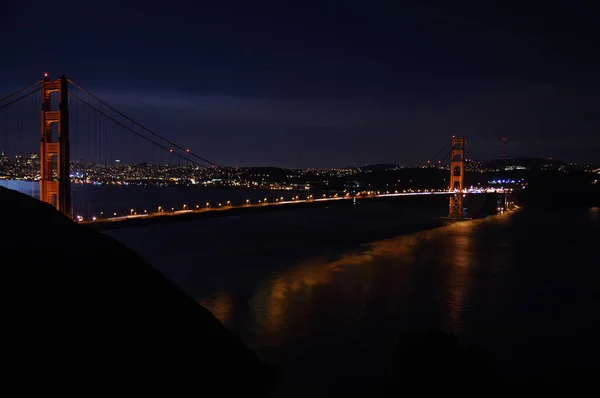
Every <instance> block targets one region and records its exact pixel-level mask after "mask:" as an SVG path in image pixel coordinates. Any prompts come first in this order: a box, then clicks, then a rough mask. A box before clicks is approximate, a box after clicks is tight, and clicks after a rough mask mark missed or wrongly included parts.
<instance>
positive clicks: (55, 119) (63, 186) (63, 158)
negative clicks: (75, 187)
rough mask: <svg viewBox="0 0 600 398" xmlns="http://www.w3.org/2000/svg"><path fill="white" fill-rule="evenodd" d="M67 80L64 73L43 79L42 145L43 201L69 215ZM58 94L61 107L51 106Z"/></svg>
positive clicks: (41, 194) (41, 182)
mask: <svg viewBox="0 0 600 398" xmlns="http://www.w3.org/2000/svg"><path fill="white" fill-rule="evenodd" d="M67 90H68V82H67V78H66V77H65V76H64V75H63V76H61V77H59V78H58V79H56V80H50V79H49V78H48V75H45V76H44V79H43V80H42V117H41V122H42V123H41V127H42V140H41V144H40V201H42V202H46V203H49V204H50V205H52V206H54V207H55V208H56V209H57V210H58V211H60V212H61V213H63V214H64V215H66V216H67V217H69V218H72V214H71V212H72V211H71V179H70V175H69V174H70V154H69V106H68V91H67ZM53 93H56V94H57V95H58V109H52V108H53V107H52V94H53Z"/></svg>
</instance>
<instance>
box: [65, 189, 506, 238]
mask: <svg viewBox="0 0 600 398" xmlns="http://www.w3.org/2000/svg"><path fill="white" fill-rule="evenodd" d="M511 191H512V190H511V189H470V190H465V191H463V192H462V195H461V196H465V195H478V194H493V193H497V194H504V193H510V192H511ZM427 195H446V196H449V197H453V196H456V195H460V193H458V192H456V191H443V190H442V191H436V190H423V191H420V192H393V193H376V192H360V193H358V194H355V195H352V194H349V193H347V194H345V195H339V194H334V195H331V196H327V197H321V198H314V197H313V195H309V196H308V197H307V199H299V197H298V196H295V197H293V199H292V200H281V201H280V200H276V201H266V200H265V201H261V202H259V203H243V204H232V203H225V204H223V203H218V204H217V205H216V206H212V205H210V204H209V203H207V204H206V205H205V206H200V205H195V206H192V207H191V208H190V207H188V205H183V206H182V208H181V209H177V210H175V209H173V210H171V211H166V210H165V209H163V208H161V207H159V208H158V209H157V211H153V212H148V211H143V212H141V213H138V212H137V211H135V210H134V209H131V212H130V214H128V215H123V216H115V217H105V218H96V217H94V218H93V219H91V220H85V219H83V218H82V217H80V216H78V217H77V218H76V221H77V222H79V223H80V224H87V225H90V226H93V227H94V228H98V229H112V228H122V227H129V226H137V225H142V224H147V223H152V222H154V221H156V222H163V221H176V220H177V221H183V220H187V219H196V218H198V217H202V216H206V217H218V216H221V215H225V214H223V213H226V214H227V215H233V214H236V215H237V214H245V213H246V214H247V213H251V212H253V211H271V210H276V209H277V208H286V209H287V208H290V207H310V206H311V205H318V204H324V203H328V202H340V201H345V202H348V201H357V200H361V201H362V200H373V199H385V198H394V197H406V196H408V197H415V196H427Z"/></svg>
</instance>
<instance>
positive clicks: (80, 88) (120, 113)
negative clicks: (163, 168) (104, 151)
mask: <svg viewBox="0 0 600 398" xmlns="http://www.w3.org/2000/svg"><path fill="white" fill-rule="evenodd" d="M67 81H68V82H69V83H71V84H72V85H73V86H74V87H76V88H77V89H79V90H81V91H83V92H84V93H86V94H87V95H89V96H90V97H92V98H94V99H95V100H96V101H98V102H100V103H101V104H102V105H104V106H106V107H108V108H109V109H110V110H112V111H114V112H115V113H117V114H119V115H120V116H122V117H124V118H125V119H127V120H129V121H130V122H132V123H134V124H135V125H136V126H138V127H140V128H142V129H144V130H146V131H147V132H149V133H150V134H152V135H153V136H155V137H157V138H160V139H161V140H163V141H165V142H166V143H168V144H169V145H171V146H173V147H175V148H177V149H179V150H181V151H184V152H185V153H187V154H189V155H191V156H193V157H195V158H197V159H200V160H202V161H203V162H205V163H208V164H210V165H212V166H215V167H217V168H219V169H220V168H221V166H219V165H218V164H216V163H214V162H211V161H210V160H208V159H205V158H203V157H201V156H198V155H196V154H195V153H192V152H191V151H189V150H188V149H185V148H183V147H182V146H180V145H177V144H176V143H174V142H172V141H170V140H168V139H166V138H165V137H163V136H161V135H160V134H158V133H155V132H154V131H152V130H150V129H149V128H147V127H145V126H143V125H141V124H140V123H138V122H136V121H135V120H133V119H132V118H130V117H129V116H127V115H125V114H124V113H122V112H119V111H118V110H117V109H115V108H114V107H112V106H110V105H109V104H107V103H106V102H104V101H102V100H101V99H100V98H98V97H96V96H95V95H93V94H92V93H90V92H89V91H87V90H86V89H84V88H83V87H81V86H80V85H78V84H77V83H75V82H74V81H73V80H71V79H67ZM193 163H194V164H198V163H197V162H193Z"/></svg>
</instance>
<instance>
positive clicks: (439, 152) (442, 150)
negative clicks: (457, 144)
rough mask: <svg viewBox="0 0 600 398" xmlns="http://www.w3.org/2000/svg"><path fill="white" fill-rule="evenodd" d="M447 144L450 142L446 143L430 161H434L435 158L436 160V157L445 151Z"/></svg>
mask: <svg viewBox="0 0 600 398" xmlns="http://www.w3.org/2000/svg"><path fill="white" fill-rule="evenodd" d="M447 146H448V144H447V143H446V145H444V146H443V147H442V149H440V150H439V151H438V153H436V154H435V156H434V157H432V158H431V159H429V161H430V162H433V161H434V160H435V159H436V158H437V157H438V156H440V155H441V154H442V152H444V150H445V149H446V147H447ZM446 156H448V155H446Z"/></svg>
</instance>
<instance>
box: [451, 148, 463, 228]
mask: <svg viewBox="0 0 600 398" xmlns="http://www.w3.org/2000/svg"><path fill="white" fill-rule="evenodd" d="M450 155H451V158H450V190H451V191H454V194H453V195H452V196H450V212H449V214H448V217H449V218H453V219H458V218H463V197H464V194H463V189H464V174H465V139H464V138H456V137H454V136H453V137H452V152H451V153H450Z"/></svg>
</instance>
